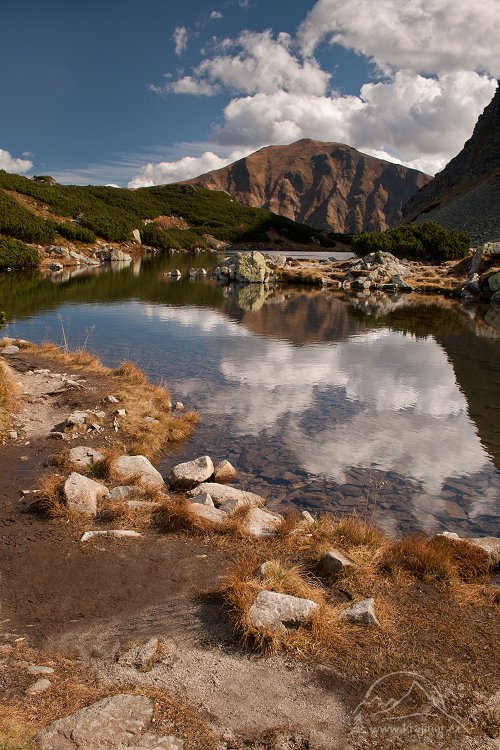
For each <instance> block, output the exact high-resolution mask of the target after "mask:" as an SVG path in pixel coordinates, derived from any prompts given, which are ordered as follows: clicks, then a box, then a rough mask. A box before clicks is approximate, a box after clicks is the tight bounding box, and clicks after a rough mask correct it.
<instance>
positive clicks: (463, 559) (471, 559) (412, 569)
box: [380, 534, 490, 583]
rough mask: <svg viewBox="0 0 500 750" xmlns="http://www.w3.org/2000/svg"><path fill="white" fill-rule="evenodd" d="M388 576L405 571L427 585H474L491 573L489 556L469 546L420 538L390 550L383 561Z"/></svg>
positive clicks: (392, 545) (381, 566)
mask: <svg viewBox="0 0 500 750" xmlns="http://www.w3.org/2000/svg"><path fill="white" fill-rule="evenodd" d="M380 568H381V570H383V571H386V572H393V571H395V570H403V571H406V572H407V573H410V574H411V575H412V576H414V577H415V578H418V579H420V580H422V581H427V582H442V583H452V582H453V581H457V580H459V581H467V582H473V581H476V580H477V579H478V578H481V577H484V576H485V575H487V574H488V572H489V570H490V564H489V561H488V556H487V555H486V554H485V552H483V550H481V549H479V548H478V547H475V546H474V545H473V544H468V543H467V542H463V541H458V540H453V539H447V538H446V537H434V538H433V539H426V537H425V536H423V535H421V534H417V535H413V536H408V537H406V538H405V539H402V540H401V541H399V542H395V543H393V544H390V545H388V546H387V548H386V549H385V551H384V552H383V554H382V557H381V560H380Z"/></svg>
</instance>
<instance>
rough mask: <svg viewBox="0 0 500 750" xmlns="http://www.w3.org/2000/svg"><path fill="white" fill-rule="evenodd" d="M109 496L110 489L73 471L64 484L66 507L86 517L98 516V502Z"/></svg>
mask: <svg viewBox="0 0 500 750" xmlns="http://www.w3.org/2000/svg"><path fill="white" fill-rule="evenodd" d="M108 494H109V491H108V488H107V487H106V486H105V485H104V484H101V483H100V482H95V481H94V480H93V479H89V478H88V477H84V476H82V474H78V473H77V472H76V471H73V472H72V473H71V474H70V475H69V477H68V479H67V480H66V481H65V483H64V497H65V498H66V506H67V507H68V509H69V510H72V511H73V512H74V513H81V514H82V515H84V516H95V515H96V514H97V503H98V501H99V500H100V499H101V498H103V497H106V496H107V495H108Z"/></svg>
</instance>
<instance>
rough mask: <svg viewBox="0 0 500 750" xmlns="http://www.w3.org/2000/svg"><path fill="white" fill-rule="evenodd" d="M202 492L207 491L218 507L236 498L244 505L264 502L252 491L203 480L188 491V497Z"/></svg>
mask: <svg viewBox="0 0 500 750" xmlns="http://www.w3.org/2000/svg"><path fill="white" fill-rule="evenodd" d="M202 492H208V494H209V495H210V497H211V498H212V500H213V501H214V505H215V506H216V507H220V506H221V505H222V504H223V503H225V502H226V501H228V500H237V501H240V502H241V503H242V504H244V505H251V506H258V505H265V504H266V501H265V499H264V498H263V497H261V496H260V495H255V494H254V493H253V492H246V491H245V490H239V489H237V488H236V487H229V486H228V485H227V484H219V483H218V482H203V483H202V484H200V485H198V487H195V488H194V489H193V490H191V491H190V492H188V495H189V496H190V497H195V496H196V495H199V494H201V493H202Z"/></svg>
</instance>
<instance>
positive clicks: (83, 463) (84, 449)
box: [69, 445, 104, 469]
mask: <svg viewBox="0 0 500 750" xmlns="http://www.w3.org/2000/svg"><path fill="white" fill-rule="evenodd" d="M69 460H70V461H71V463H72V464H74V465H75V466H78V468H79V469H88V468H89V467H90V466H92V464H96V463H99V461H104V456H103V454H102V453H99V451H96V450H95V449H94V448H89V447H88V446H86V445H80V446H78V447H77V448H71V450H70V452H69Z"/></svg>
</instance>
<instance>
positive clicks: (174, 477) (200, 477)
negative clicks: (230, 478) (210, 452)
mask: <svg viewBox="0 0 500 750" xmlns="http://www.w3.org/2000/svg"><path fill="white" fill-rule="evenodd" d="M213 473H214V465H213V463H212V459H211V458H210V457H209V456H200V457H199V458H197V459H195V460H194V461H186V462H185V463H182V464H177V466H174V467H173V469H172V470H171V472H170V474H169V475H168V483H169V484H170V486H171V487H172V488H173V489H176V490H177V489H185V490H187V489H192V488H193V487H196V486H197V485H199V484H201V483H202V482H205V481H206V480H207V479H209V478H210V477H211V476H212V474H213Z"/></svg>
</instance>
